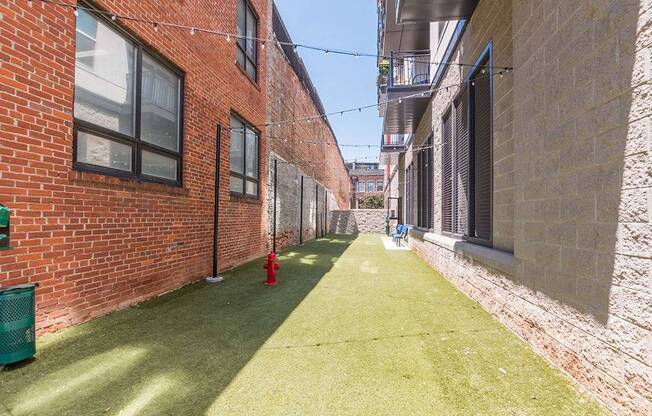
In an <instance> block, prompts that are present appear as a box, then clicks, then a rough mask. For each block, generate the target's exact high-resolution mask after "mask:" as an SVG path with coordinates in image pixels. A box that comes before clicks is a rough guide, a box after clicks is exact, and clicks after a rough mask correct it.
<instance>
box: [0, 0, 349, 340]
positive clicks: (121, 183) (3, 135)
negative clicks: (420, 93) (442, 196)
mask: <svg viewBox="0 0 652 416" xmlns="http://www.w3.org/2000/svg"><path fill="white" fill-rule="evenodd" d="M238 4H240V6H241V7H236V6H237V5H238ZM79 6H80V7H79V10H75V11H74V13H73V10H72V9H71V8H69V7H61V6H58V5H55V4H49V3H41V2H39V1H34V2H32V5H31V6H30V3H29V2H27V1H22V0H9V1H8V2H3V4H1V5H0V81H1V82H0V203H2V204H5V205H7V206H8V207H9V208H10V209H11V211H12V219H11V245H12V249H11V250H6V251H0V285H2V286H9V285H13V284H20V283H26V282H33V283H39V284H40V287H39V289H38V291H37V331H38V332H39V333H44V332H52V331H55V330H57V329H59V328H62V327H65V326H68V325H72V324H76V323H80V322H84V321H87V320H89V319H92V318H93V317H96V316H99V315H102V314H105V313H108V312H110V311H113V310H115V309H118V308H122V307H126V306H128V305H131V304H134V303H137V302H140V301H142V300H145V299H148V298H151V297H154V296H157V295H159V294H162V293H165V292H168V291H171V290H174V289H176V288H178V287H180V286H183V285H185V284H189V283H191V282H195V281H197V280H200V279H202V278H205V277H207V276H209V275H210V274H211V259H212V254H213V250H212V245H213V213H214V177H215V166H216V165H215V155H216V150H215V148H216V130H217V125H218V124H219V125H221V126H222V146H221V149H220V159H221V167H222V168H221V171H220V176H221V178H222V180H221V187H220V189H219V199H220V211H219V212H220V214H219V215H220V218H219V220H220V227H219V231H218V236H219V245H218V253H219V264H220V268H221V269H228V268H231V267H234V266H236V265H239V264H242V263H243V262H245V261H247V260H251V259H254V258H256V257H259V256H262V255H263V254H265V252H266V250H267V249H268V247H269V235H268V230H269V224H268V221H269V218H268V216H267V212H268V209H267V208H268V207H267V202H266V201H267V197H268V195H269V192H270V189H269V187H268V186H267V184H268V181H269V177H268V175H269V166H268V164H269V159H270V158H269V157H268V155H269V151H270V145H269V142H268V139H267V132H266V129H265V128H264V125H265V123H266V120H267V118H268V117H269V113H268V107H267V106H268V99H267V90H268V87H267V83H268V80H267V78H268V76H267V65H266V63H267V56H266V51H265V48H262V47H261V44H260V43H256V42H242V40H236V39H226V38H225V37H221V36H214V35H210V34H207V33H202V32H201V31H190V30H185V29H181V28H170V27H165V26H164V25H158V26H157V25H152V24H151V23H143V22H138V21H134V20H129V19H125V18H121V17H118V18H116V19H112V18H111V15H112V14H116V15H118V16H138V17H141V18H145V19H161V21H167V22H171V23H177V24H181V25H187V26H191V25H196V26H197V27H202V28H219V29H221V30H224V31H227V32H231V33H236V32H237V31H239V32H238V33H249V34H251V33H254V34H257V36H258V37H260V38H267V37H268V36H270V33H269V32H270V30H271V29H270V28H271V23H270V20H271V15H272V5H271V2H270V1H268V0H246V1H244V0H228V1H225V2H222V4H220V6H219V7H218V6H215V5H213V4H211V3H210V2H209V3H207V2H201V1H185V2H175V1H171V2H165V3H163V2H161V3H158V2H140V1H112V0H105V1H98V2H96V3H93V4H90V3H89V4H86V3H79ZM86 7H89V8H97V9H98V10H100V11H102V10H103V11H106V12H107V13H105V14H102V13H95V12H93V11H86V10H85V8H86ZM96 50H101V52H102V53H96ZM286 87H287V88H298V86H297V85H296V84H286ZM294 93H295V94H299V95H300V94H303V93H304V92H303V90H301V91H295V92H294ZM296 111H297V114H298V112H300V111H303V108H299V109H297V110H296ZM270 118H273V117H270ZM234 123H235V124H234ZM238 123H239V124H238ZM234 125H235V126H236V127H235V128H234ZM245 131H246V135H245V134H244V133H245ZM238 132H239V133H238ZM236 134H241V135H242V136H241V137H242V141H240V142H238V143H242V146H241V147H238V149H235V148H234V147H233V146H232V143H235V141H234V140H236V137H235V135H236ZM245 136H246V137H245ZM238 137H240V136H238ZM333 140H334V139H333ZM250 145H251V149H254V150H251V149H250V148H249V147H247V146H250ZM238 146H240V144H238ZM234 149H235V150H234ZM328 149H330V150H328ZM328 149H327V150H326V151H325V153H326V154H327V155H326V156H325V157H324V158H330V160H333V161H338V160H339V159H338V158H339V157H340V156H339V152H338V151H337V149H336V148H334V149H331V148H330V147H329V148H328ZM247 150H250V151H249V152H248V153H247ZM306 151H307V152H308V151H311V150H306ZM238 152H240V153H238ZM247 154H248V155H249V157H247V156H246V155H247ZM254 155H255V156H257V157H254ZM297 157H306V155H304V154H302V153H299V154H298V155H297ZM256 159H257V160H256ZM329 163H330V162H329ZM340 163H341V162H340ZM318 179H319V180H321V181H322V182H323V185H324V186H327V187H328V186H335V184H332V183H331V182H329V180H328V179H327V178H325V177H319V176H318ZM338 198H339V200H346V199H347V198H348V195H339V194H338V195H336V199H338Z"/></svg>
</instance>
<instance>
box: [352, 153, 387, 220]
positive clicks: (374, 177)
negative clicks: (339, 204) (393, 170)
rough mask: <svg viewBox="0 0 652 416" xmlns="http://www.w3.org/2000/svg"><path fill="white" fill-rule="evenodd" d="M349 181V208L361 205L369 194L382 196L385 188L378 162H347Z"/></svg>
mask: <svg viewBox="0 0 652 416" xmlns="http://www.w3.org/2000/svg"><path fill="white" fill-rule="evenodd" d="M347 167H348V168H349V178H350V183H351V194H352V195H351V208H352V209H359V208H362V207H363V203H364V201H365V199H367V198H369V197H370V196H382V195H383V189H384V188H385V175H384V172H383V170H382V169H381V168H380V166H379V164H378V163H375V162H370V163H361V162H350V163H347Z"/></svg>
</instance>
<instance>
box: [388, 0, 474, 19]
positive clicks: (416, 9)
mask: <svg viewBox="0 0 652 416" xmlns="http://www.w3.org/2000/svg"><path fill="white" fill-rule="evenodd" d="M387 1H389V2H390V3H395V5H394V6H393V9H394V12H395V13H396V16H395V17H396V22H397V23H398V24H419V23H422V22H440V21H444V20H456V19H468V18H469V17H471V15H472V14H473V11H474V10H475V7H476V6H477V5H478V1H479V0H428V1H424V0H387ZM388 11H389V5H388ZM388 17H389V15H388Z"/></svg>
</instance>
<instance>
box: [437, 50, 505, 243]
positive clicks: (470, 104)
mask: <svg viewBox="0 0 652 416" xmlns="http://www.w3.org/2000/svg"><path fill="white" fill-rule="evenodd" d="M485 65H487V66H488V68H487V71H486V73H487V74H492V73H493V72H492V71H493V44H492V42H489V43H488V44H487V46H486V47H485V49H484V50H483V51H482V53H480V56H479V57H478V59H477V60H476V62H475V63H474V65H473V67H472V68H471V70H470V71H469V74H468V75H467V77H466V79H465V87H464V88H467V87H468V94H467V96H466V102H465V103H464V105H465V106H466V108H467V111H466V116H467V123H468V126H469V127H468V128H469V143H468V151H469V155H468V157H469V161H468V165H469V166H468V176H469V178H468V187H469V189H468V207H467V208H468V209H467V213H466V214H467V228H468V229H467V230H466V233H465V234H460V233H456V232H455V228H456V227H455V223H456V220H457V206H456V203H455V198H454V195H453V194H454V193H455V191H456V189H457V176H458V175H457V169H458V167H457V166H456V163H455V160H456V152H457V146H456V128H455V126H456V120H455V117H456V113H455V106H454V103H455V102H456V101H458V100H459V99H460V97H461V95H462V93H463V92H464V91H460V93H458V94H457V95H456V96H455V97H454V98H453V100H452V103H451V104H450V106H449V107H448V108H447V110H446V111H444V113H443V115H442V117H441V125H442V143H443V126H444V120H445V118H446V117H447V116H448V115H449V114H450V118H451V123H452V137H451V139H450V142H451V143H450V144H451V151H450V155H449V156H450V157H451V159H452V160H451V165H452V168H451V169H452V173H451V179H452V184H451V189H452V193H451V198H453V201H452V203H451V210H452V212H451V223H452V232H451V231H444V222H443V221H444V215H443V210H444V206H443V199H442V234H444V235H449V236H452V237H456V238H462V239H464V240H467V241H469V242H472V243H475V244H479V245H484V246H488V247H493V214H494V210H493V179H494V163H493V111H494V110H493V77H492V76H489V75H482V72H481V71H482V69H483V67H484V66H485ZM478 76H488V77H489V101H490V102H489V109H488V112H489V140H490V143H489V155H488V157H489V159H490V163H489V165H490V168H491V171H490V175H491V178H490V181H489V182H490V191H489V195H490V201H489V228H490V232H489V239H488V240H486V239H481V238H477V237H474V236H473V235H474V234H475V217H476V213H475V197H476V196H475V165H476V163H475V162H476V160H475V158H476V154H475V135H476V131H475V88H474V86H475V85H474V80H475V79H476V77H478ZM441 153H442V160H441V164H442V175H441V177H442V179H443V178H444V174H443V166H444V159H443V158H444V156H445V154H444V152H441ZM441 191H442V192H441V194H442V198H443V195H444V192H443V191H444V188H443V182H442V186H441Z"/></svg>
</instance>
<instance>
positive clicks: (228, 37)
mask: <svg viewBox="0 0 652 416" xmlns="http://www.w3.org/2000/svg"><path fill="white" fill-rule="evenodd" d="M226 41H227V42H228V43H231V35H226Z"/></svg>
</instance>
